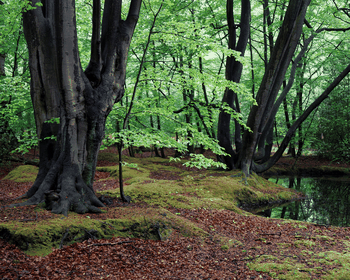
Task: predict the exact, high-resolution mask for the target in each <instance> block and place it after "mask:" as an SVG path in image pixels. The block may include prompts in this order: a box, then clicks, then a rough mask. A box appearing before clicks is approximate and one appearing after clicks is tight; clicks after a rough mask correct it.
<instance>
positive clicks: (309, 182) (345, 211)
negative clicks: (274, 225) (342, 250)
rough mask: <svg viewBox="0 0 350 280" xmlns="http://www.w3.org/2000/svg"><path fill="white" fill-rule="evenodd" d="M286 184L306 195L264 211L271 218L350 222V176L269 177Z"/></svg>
mask: <svg viewBox="0 0 350 280" xmlns="http://www.w3.org/2000/svg"><path fill="white" fill-rule="evenodd" d="M269 180H270V181H273V182H275V183H277V184H280V185H283V186H284V187H286V188H294V189H296V190H299V191H302V192H303V193H305V194H306V196H307V198H306V199H304V200H301V201H295V202H292V203H290V204H288V205H287V206H284V207H276V208H273V209H271V210H270V212H271V213H269V211H268V210H267V211H264V215H265V216H269V217H271V218H285V219H293V220H299V221H307V222H313V223H317V224H322V225H335V226H350V179H349V178H346V179H345V178H300V177H299V178H293V177H292V178H287V177H285V178H270V179H269Z"/></svg>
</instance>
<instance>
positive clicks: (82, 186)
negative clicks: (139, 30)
mask: <svg viewBox="0 0 350 280" xmlns="http://www.w3.org/2000/svg"><path fill="white" fill-rule="evenodd" d="M141 2H142V1H141V0H131V2H130V6H129V10H128V14H127V17H126V19H123V18H122V0H116V1H113V0H106V1H105V3H104V9H103V17H102V26H101V1H100V0H93V5H92V38H91V56H90V62H89V64H88V66H87V68H86V69H85V71H83V69H82V66H81V62H80V57H79V50H78V39H77V26H76V11H75V1H73V0H72V1H68V0H57V1H46V0H45V1H42V2H40V1H38V0H32V1H31V4H32V6H33V7H36V9H31V10H27V11H26V12H25V13H24V14H23V26H24V34H25V38H26V41H27V45H28V50H29V65H30V73H31V90H30V92H31V97H32V103H33V107H34V115H35V122H36V130H37V135H38V138H39V140H40V142H39V148H40V166H39V173H38V175H37V178H36V180H35V182H34V184H33V186H32V187H31V188H30V189H29V190H28V192H27V193H26V194H25V197H28V198H29V199H28V200H27V201H25V202H24V203H22V204H21V205H31V204H38V203H40V202H42V201H44V199H45V195H49V194H50V193H53V192H54V193H55V194H56V195H55V196H54V199H53V201H52V203H51V207H50V208H51V210H52V212H53V213H57V214H59V213H62V214H64V215H67V214H68V211H69V210H73V211H75V212H77V213H85V212H100V209H99V208H98V207H102V206H104V205H103V203H102V202H101V201H100V200H99V199H98V198H97V197H96V195H95V193H94V190H93V187H92V184H93V179H94V174H95V168H96V163H97V155H98V152H99V149H100V145H101V141H102V139H103V137H104V131H105V122H106V118H107V116H108V114H109V112H110V111H111V110H112V107H113V105H114V103H116V102H118V101H120V99H121V98H122V97H123V94H124V84H125V73H126V62H127V54H128V48H129V45H130V41H131V38H132V35H133V33H134V29H135V26H136V23H137V21H138V17H139V12H140V6H141Z"/></svg>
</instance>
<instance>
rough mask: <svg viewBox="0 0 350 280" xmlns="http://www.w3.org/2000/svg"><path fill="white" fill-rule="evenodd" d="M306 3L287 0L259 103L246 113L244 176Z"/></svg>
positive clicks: (291, 51) (299, 29)
mask: <svg viewBox="0 0 350 280" xmlns="http://www.w3.org/2000/svg"><path fill="white" fill-rule="evenodd" d="M309 3H310V0H305V1H304V0H296V1H290V3H289V6H288V8H287V11H286V15H285V18H284V21H283V24H282V27H281V31H280V33H279V35H278V38H277V40H276V44H275V46H274V48H273V51H272V54H271V58H270V61H269V64H268V66H267V68H266V70H265V74H264V77H263V79H262V82H261V84H260V88H259V91H258V93H257V97H256V101H257V104H258V105H254V106H253V107H252V109H251V111H250V114H249V117H248V121H247V126H248V127H250V129H251V130H252V132H249V131H248V130H246V131H245V132H244V135H243V148H242V152H241V153H240V157H239V160H238V165H239V166H240V168H241V169H242V171H243V173H244V174H245V175H246V176H249V174H250V172H251V166H252V164H253V159H254V154H255V150H256V146H257V143H258V141H259V138H260V137H262V136H264V135H263V133H262V132H263V131H264V129H265V127H266V124H267V122H268V120H269V118H270V115H271V113H272V110H273V105H274V103H275V100H276V97H277V94H278V92H279V89H280V87H281V85H282V82H283V79H284V78H285V73H286V71H287V68H288V66H289V64H290V62H291V59H292V57H293V54H294V51H295V48H296V46H297V44H298V41H299V38H300V35H301V32H302V26H303V22H304V19H305V14H306V10H307V7H308V5H309ZM267 131H269V129H268V130H267Z"/></svg>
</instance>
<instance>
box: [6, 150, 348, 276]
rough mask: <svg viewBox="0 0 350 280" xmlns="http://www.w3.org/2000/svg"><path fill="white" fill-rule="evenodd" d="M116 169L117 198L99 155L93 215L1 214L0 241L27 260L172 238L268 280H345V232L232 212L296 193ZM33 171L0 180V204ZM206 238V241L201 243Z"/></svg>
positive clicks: (20, 210)
mask: <svg viewBox="0 0 350 280" xmlns="http://www.w3.org/2000/svg"><path fill="white" fill-rule="evenodd" d="M124 160H125V161H126V162H128V164H127V165H126V166H124V167H123V178H124V191H125V193H126V194H127V195H129V196H131V198H132V202H131V203H130V204H126V203H122V202H121V201H120V199H119V188H118V187H119V183H118V174H119V170H118V166H117V163H118V161H119V159H118V157H117V155H116V154H113V153H100V155H99V166H98V167H97V172H96V177H95V186H94V188H95V191H96V193H97V194H98V196H103V199H105V201H107V202H108V203H109V205H108V206H107V207H105V208H104V209H103V213H101V214H84V215H78V214H75V213H69V215H68V217H64V216H62V215H55V214H52V213H50V212H48V211H46V210H45V209H44V205H37V206H28V207H17V208H3V209H2V211H1V214H0V236H1V238H2V239H4V240H6V241H8V242H10V243H13V244H16V245H17V246H18V247H19V248H20V249H21V250H23V251H24V252H25V253H26V254H28V255H41V256H43V255H47V254H49V253H50V252H51V251H52V249H53V248H62V247H66V246H69V245H70V244H73V243H76V242H82V241H84V240H87V239H102V238H112V237H123V238H144V239H153V240H163V241H164V240H174V239H176V238H177V237H179V236H182V237H186V238H196V240H198V242H200V243H202V244H206V243H208V242H209V241H210V242H214V243H215V244H217V245H218V246H219V247H218V248H221V251H222V252H223V254H226V253H227V254H231V255H232V254H237V258H241V261H244V262H245V263H246V264H247V266H248V267H249V268H250V269H252V270H256V271H259V272H262V273H265V274H268V275H269V276H270V277H272V278H275V279H315V278H319V279H350V241H349V237H350V231H349V229H348V228H336V227H329V228H325V227H319V226H317V225H312V224H308V223H303V222H295V221H289V220H277V219H268V218H263V217H258V216H255V215H253V214H250V213H248V212H245V211H243V210H242V209H241V208H240V206H242V205H244V206H248V205H250V206H252V205H253V206H256V207H259V206H264V205H267V204H272V203H283V202H286V201H290V200H295V199H298V198H300V197H301V196H302V194H300V193H297V192H295V191H293V190H290V189H285V188H283V187H281V186H279V185H276V184H274V183H272V182H269V181H267V180H265V179H263V178H262V177H260V176H258V175H256V174H252V175H251V176H250V177H249V178H248V180H243V178H242V174H241V173H240V171H230V172H227V171H221V170H216V169H208V170H196V169H193V168H192V169H189V168H184V167H183V166H182V165H181V163H170V162H169V160H168V159H161V158H155V157H151V158H131V157H125V158H124ZM37 170H38V169H37V168H36V167H33V166H25V165H23V166H19V167H17V168H16V169H14V170H13V171H11V172H10V173H9V174H8V175H7V176H6V177H5V178H4V179H3V180H1V181H0V185H1V189H0V190H1V194H2V197H3V199H2V200H1V204H2V206H4V205H6V204H10V203H13V201H15V200H14V199H15V196H16V195H17V194H18V192H17V191H18V189H21V194H23V193H25V191H26V190H27V189H28V188H29V187H30V185H31V183H32V182H33V181H34V179H35V175H36V173H37ZM208 240H209V241H208Z"/></svg>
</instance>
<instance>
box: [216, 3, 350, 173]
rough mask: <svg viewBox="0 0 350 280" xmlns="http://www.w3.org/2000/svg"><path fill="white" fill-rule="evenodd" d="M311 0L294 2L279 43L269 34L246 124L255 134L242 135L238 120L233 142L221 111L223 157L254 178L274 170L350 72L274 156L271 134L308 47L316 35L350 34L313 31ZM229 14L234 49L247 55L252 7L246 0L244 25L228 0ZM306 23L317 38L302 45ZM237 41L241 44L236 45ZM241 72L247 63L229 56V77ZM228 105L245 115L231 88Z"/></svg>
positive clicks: (237, 77) (338, 79) (226, 116)
mask: <svg viewBox="0 0 350 280" xmlns="http://www.w3.org/2000/svg"><path fill="white" fill-rule="evenodd" d="M310 2H311V1H310V0H290V1H289V3H288V7H287V9H286V11H285V14H284V17H283V21H282V25H281V27H280V29H279V32H278V36H277V39H276V41H275V42H273V38H272V37H273V34H272V33H271V32H269V34H267V35H266V37H267V38H268V40H269V42H270V58H269V60H268V61H267V58H266V65H265V71H264V75H263V78H262V81H261V83H260V86H259V90H258V92H257V94H256V104H255V105H253V106H252V107H251V108H250V111H249V115H248V120H247V123H246V126H247V127H249V128H250V130H248V129H245V130H244V131H243V133H241V125H240V123H239V122H238V121H237V120H235V134H234V141H233V139H232V137H231V131H230V121H231V115H230V114H229V113H228V112H227V111H224V110H223V111H221V112H220V115H219V122H218V140H219V143H220V145H221V146H222V147H223V148H224V149H225V151H226V152H227V154H228V156H226V157H225V158H224V161H225V163H226V165H227V166H228V167H229V168H230V169H233V168H240V169H241V170H242V171H243V173H244V174H245V175H246V176H249V174H250V173H251V172H252V171H255V172H263V171H266V170H267V169H269V168H270V167H272V166H273V165H274V164H275V163H276V162H277V160H278V159H279V158H280V157H281V155H282V153H283V151H284V150H285V149H286V147H287V146H288V143H289V142H290V140H291V139H292V137H293V136H294V134H295V131H296V130H297V128H298V127H299V126H300V125H301V123H302V122H303V121H304V120H305V119H306V118H307V117H308V116H309V115H310V114H311V112H312V111H313V110H315V109H316V108H317V107H318V106H319V105H320V104H321V102H322V101H323V100H324V99H325V98H327V96H328V95H329V94H330V93H331V92H332V90H333V89H334V88H335V87H336V86H337V85H338V84H339V83H340V82H341V80H342V79H343V78H344V77H345V76H346V75H347V74H348V73H349V72H350V65H348V66H347V67H346V68H345V69H344V70H343V71H342V72H341V73H339V75H338V76H337V77H336V78H335V79H334V81H333V82H332V83H330V84H329V86H328V87H327V88H326V89H325V90H324V92H323V93H322V94H320V95H319V96H318V97H317V98H316V99H315V101H314V102H312V103H311V104H310V105H309V106H308V108H306V110H305V111H304V112H302V114H301V115H300V117H299V118H298V119H296V120H295V122H294V123H293V125H291V126H290V128H289V130H288V132H287V133H286V135H285V137H284V139H283V141H282V143H281V145H280V147H279V149H278V151H277V152H276V153H275V154H274V155H273V156H270V155H271V147H272V133H271V132H272V128H273V127H272V126H273V122H274V119H275V117H276V113H277V111H278V108H279V107H280V105H281V104H282V102H283V100H284V99H285V98H286V95H287V93H288V91H289V90H290V88H291V87H292V85H293V82H294V78H295V73H296V68H297V67H298V65H299V63H300V61H301V59H302V58H303V56H304V54H305V52H306V50H307V48H308V47H309V44H310V43H311V42H312V40H313V39H314V37H315V36H317V34H318V33H320V32H322V31H347V30H349V29H350V28H320V29H318V30H313V29H312V26H311V25H310V24H309V23H308V21H307V19H306V11H307V9H308V6H309V5H310ZM263 4H264V20H265V22H264V24H267V25H271V18H270V15H269V9H268V1H267V0H264V1H263ZM226 12H227V23H228V38H229V40H228V42H229V44H228V45H229V48H230V49H233V50H236V51H238V52H239V53H240V54H241V55H242V56H243V55H244V52H245V49H246V46H247V44H248V41H249V32H250V3H249V1H247V0H242V1H241V19H240V24H239V25H237V24H235V22H234V17H233V0H227V6H226ZM304 25H305V26H306V27H307V28H309V29H310V30H312V35H311V36H310V37H309V38H307V39H305V41H304V43H300V38H301V34H302V31H303V26H304ZM237 28H240V32H239V35H238V32H237V31H236V29H237ZM237 38H238V42H237V43H236V41H237ZM264 40H266V39H264ZM251 44H252V42H251ZM298 44H299V45H300V46H301V48H300V52H299V53H296V50H297V47H298ZM266 53H267V50H265V55H266V56H267V54H266ZM289 67H290V74H289V80H288V83H286V85H285V87H284V89H283V90H281V87H282V84H283V82H284V81H285V80H286V73H287V70H288V68H289ZM241 74H242V64H241V63H240V62H239V61H237V60H236V59H235V58H234V57H228V58H227V61H226V79H228V80H230V81H233V82H236V83H238V82H239V81H240V78H241ZM223 102H225V103H226V104H228V105H229V106H230V107H231V108H232V109H233V110H234V111H236V112H238V113H239V112H240V108H239V101H238V96H237V93H236V92H234V91H232V90H230V89H226V91H225V93H224V97H223ZM233 143H234V144H235V148H236V149H235V150H234V149H233V147H232V144H233Z"/></svg>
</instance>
